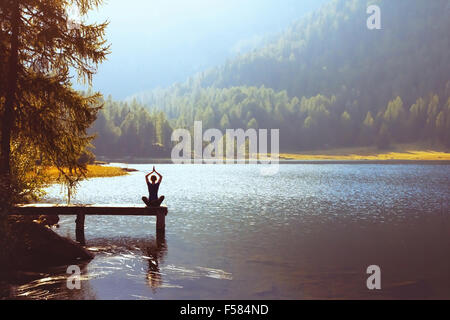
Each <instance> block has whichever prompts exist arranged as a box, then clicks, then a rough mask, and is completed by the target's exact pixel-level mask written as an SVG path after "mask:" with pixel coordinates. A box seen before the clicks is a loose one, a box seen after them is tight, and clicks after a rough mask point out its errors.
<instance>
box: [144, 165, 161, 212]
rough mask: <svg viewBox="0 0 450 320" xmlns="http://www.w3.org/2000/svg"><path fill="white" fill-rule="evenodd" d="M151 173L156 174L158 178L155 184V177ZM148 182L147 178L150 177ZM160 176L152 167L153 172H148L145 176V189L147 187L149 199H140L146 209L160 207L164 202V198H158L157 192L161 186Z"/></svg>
mask: <svg viewBox="0 0 450 320" xmlns="http://www.w3.org/2000/svg"><path fill="white" fill-rule="evenodd" d="M153 173H156V174H157V175H158V177H159V181H158V182H156V180H157V177H156V176H155V175H153ZM150 176H151V178H150V180H151V182H150V180H149V179H148V177H150ZM162 178H163V177H162V175H160V174H159V173H158V172H157V171H156V169H155V167H153V171H152V172H150V173H149V174H147V175H146V176H145V181H146V182H147V187H148V194H149V197H148V198H147V197H142V201H144V203H145V204H146V205H147V207H159V206H161V203H162V202H163V201H164V196H161V197H159V198H158V190H159V186H160V184H161V181H162Z"/></svg>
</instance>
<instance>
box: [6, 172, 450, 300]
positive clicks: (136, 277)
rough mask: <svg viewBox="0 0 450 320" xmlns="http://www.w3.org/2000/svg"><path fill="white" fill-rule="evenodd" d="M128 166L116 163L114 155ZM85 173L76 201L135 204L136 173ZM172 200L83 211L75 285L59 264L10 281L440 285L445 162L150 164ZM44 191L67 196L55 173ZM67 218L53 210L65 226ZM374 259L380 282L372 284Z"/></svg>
mask: <svg viewBox="0 0 450 320" xmlns="http://www.w3.org/2000/svg"><path fill="white" fill-rule="evenodd" d="M117 165H118V166H121V167H125V166H126V165H124V164H117ZM129 167H130V168H135V169H137V170H139V171H138V172H134V173H131V174H130V175H128V176H125V177H117V178H106V179H93V180H90V181H85V182H83V183H82V184H81V186H80V188H79V190H78V193H77V195H76V197H75V199H74V201H73V202H74V203H83V204H93V203H96V204H114V203H120V204H123V203H129V204H136V203H140V201H141V200H140V199H141V197H142V196H143V195H146V185H145V182H144V175H145V172H148V171H151V169H152V165H129ZM157 169H158V171H160V172H161V173H162V174H163V175H164V181H163V183H162V185H161V188H160V195H165V196H166V202H165V204H166V205H167V206H168V207H169V215H168V217H167V221H166V224H167V226H166V234H165V236H160V237H156V234H155V218H153V217H108V216H107V217H97V216H88V217H87V218H86V241H87V246H88V248H89V250H91V251H93V252H95V254H96V257H95V259H94V260H93V261H91V262H90V263H88V264H86V265H84V266H81V267H82V272H83V281H82V287H81V290H72V291H71V290H68V289H67V288H66V277H67V275H66V274H65V267H63V268H60V269H55V270H52V271H49V272H48V273H46V274H43V275H42V277H41V279H39V280H37V281H33V282H29V283H25V284H23V285H14V286H10V288H9V298H26V299H313V298H321V299H346V298H357V299H379V298H389V299H391V298H406V299H416V298H446V299H449V298H450V254H449V253H450V208H449V203H450V201H449V200H450V165H416V164H411V165H405V164H403V165H370V164H283V165H281V166H280V173H279V174H278V175H275V176H273V177H265V176H262V175H261V174H260V171H259V167H258V166H252V165H228V166H225V165H222V166H219V165H198V166H195V165H158V166H157ZM46 200H47V201H50V202H61V203H63V202H64V199H63V195H62V190H61V187H60V186H53V187H51V188H49V189H48V196H47V198H46ZM74 220H75V218H74V217H61V221H60V228H59V229H55V230H56V231H57V232H58V233H59V234H61V235H63V236H67V237H70V238H72V239H74V238H75V235H74V233H75V232H74V229H75V227H74ZM370 265H378V266H380V268H381V272H382V290H380V291H369V290H368V289H367V287H366V280H367V278H368V276H369V275H367V274H366V269H367V267H368V266H370Z"/></svg>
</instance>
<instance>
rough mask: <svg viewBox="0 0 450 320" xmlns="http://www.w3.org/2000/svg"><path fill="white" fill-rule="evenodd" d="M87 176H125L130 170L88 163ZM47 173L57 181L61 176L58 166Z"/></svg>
mask: <svg viewBox="0 0 450 320" xmlns="http://www.w3.org/2000/svg"><path fill="white" fill-rule="evenodd" d="M87 169H88V171H87V175H86V178H88V179H89V178H108V177H119V176H125V175H127V174H128V172H127V171H126V170H124V169H122V168H118V167H109V166H103V165H88V166H87ZM45 173H46V175H47V176H48V177H49V179H50V180H52V181H57V180H58V178H59V171H58V169H56V168H49V169H47V170H46V171H45Z"/></svg>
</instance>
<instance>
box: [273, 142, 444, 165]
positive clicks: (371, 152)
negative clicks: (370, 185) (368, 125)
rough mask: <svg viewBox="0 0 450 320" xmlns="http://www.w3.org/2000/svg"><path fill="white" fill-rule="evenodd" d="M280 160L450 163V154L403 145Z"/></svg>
mask: <svg viewBox="0 0 450 320" xmlns="http://www.w3.org/2000/svg"><path fill="white" fill-rule="evenodd" d="M280 158H281V159H285V160H343V161H345V160H376V161H379V160H381V161H382V160H405V161H406V160H416V161H450V152H449V151H448V150H445V149H444V148H439V147H426V146H420V145H409V144H403V145H395V146H393V147H392V148H390V149H389V150H379V149H377V148H376V147H364V148H339V149H330V150H319V151H309V152H308V151H305V152H298V153H296V152H293V153H281V154H280Z"/></svg>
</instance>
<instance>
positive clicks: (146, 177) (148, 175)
mask: <svg viewBox="0 0 450 320" xmlns="http://www.w3.org/2000/svg"><path fill="white" fill-rule="evenodd" d="M153 172H156V170H155V167H154V166H153V171H152V172H150V173H149V174H147V175H146V176H145V181H147V183H150V181H149V180H148V177H150V176H151V175H152V174H153Z"/></svg>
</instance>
